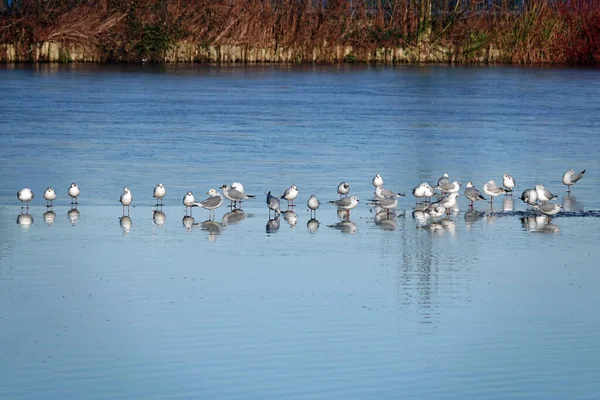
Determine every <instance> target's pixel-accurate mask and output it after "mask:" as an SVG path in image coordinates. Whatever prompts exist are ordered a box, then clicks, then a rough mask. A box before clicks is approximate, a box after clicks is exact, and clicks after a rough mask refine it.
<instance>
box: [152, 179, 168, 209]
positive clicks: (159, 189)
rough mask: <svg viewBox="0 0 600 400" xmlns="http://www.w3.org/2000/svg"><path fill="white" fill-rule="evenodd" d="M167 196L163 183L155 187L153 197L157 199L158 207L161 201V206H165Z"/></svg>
mask: <svg viewBox="0 0 600 400" xmlns="http://www.w3.org/2000/svg"><path fill="white" fill-rule="evenodd" d="M166 194H167V189H165V187H164V186H163V184H162V183H159V184H158V185H156V186H155V187H154V193H153V194H152V197H155V198H156V205H158V201H159V200H160V205H161V206H162V204H163V200H162V199H163V197H165V196H166Z"/></svg>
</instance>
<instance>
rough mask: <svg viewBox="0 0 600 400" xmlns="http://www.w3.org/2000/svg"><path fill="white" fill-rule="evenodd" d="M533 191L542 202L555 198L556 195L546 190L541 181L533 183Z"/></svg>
mask: <svg viewBox="0 0 600 400" xmlns="http://www.w3.org/2000/svg"><path fill="white" fill-rule="evenodd" d="M535 193H536V194H537V199H538V200H539V201H541V202H542V203H543V202H545V201H550V200H553V199H556V198H557V197H558V196H555V195H553V194H552V193H551V192H550V191H549V190H547V189H546V188H545V187H544V185H542V184H541V183H540V184H538V185H535Z"/></svg>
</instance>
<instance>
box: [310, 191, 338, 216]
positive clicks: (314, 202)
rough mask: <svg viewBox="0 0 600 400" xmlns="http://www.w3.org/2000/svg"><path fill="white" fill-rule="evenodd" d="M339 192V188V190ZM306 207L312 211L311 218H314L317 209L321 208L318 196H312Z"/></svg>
mask: <svg viewBox="0 0 600 400" xmlns="http://www.w3.org/2000/svg"><path fill="white" fill-rule="evenodd" d="M338 192H339V188H338ZM306 205H307V206H308V208H309V209H310V216H311V217H312V216H313V214H314V215H316V214H317V208H319V206H320V205H321V203H320V202H319V199H317V196H315V195H314V194H311V195H310V197H309V198H308V201H307V202H306Z"/></svg>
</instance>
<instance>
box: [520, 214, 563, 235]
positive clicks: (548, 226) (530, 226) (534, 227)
mask: <svg viewBox="0 0 600 400" xmlns="http://www.w3.org/2000/svg"><path fill="white" fill-rule="evenodd" d="M521 226H522V227H523V229H524V230H525V231H527V232H532V233H559V232H560V228H559V227H558V226H557V225H556V224H553V223H551V222H550V218H549V217H548V216H547V215H529V216H527V217H522V218H521Z"/></svg>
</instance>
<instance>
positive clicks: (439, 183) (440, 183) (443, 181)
mask: <svg viewBox="0 0 600 400" xmlns="http://www.w3.org/2000/svg"><path fill="white" fill-rule="evenodd" d="M446 183H450V177H449V176H448V174H446V173H444V175H442V176H440V179H438V181H437V187H442V186H444V185H445V184H446Z"/></svg>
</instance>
